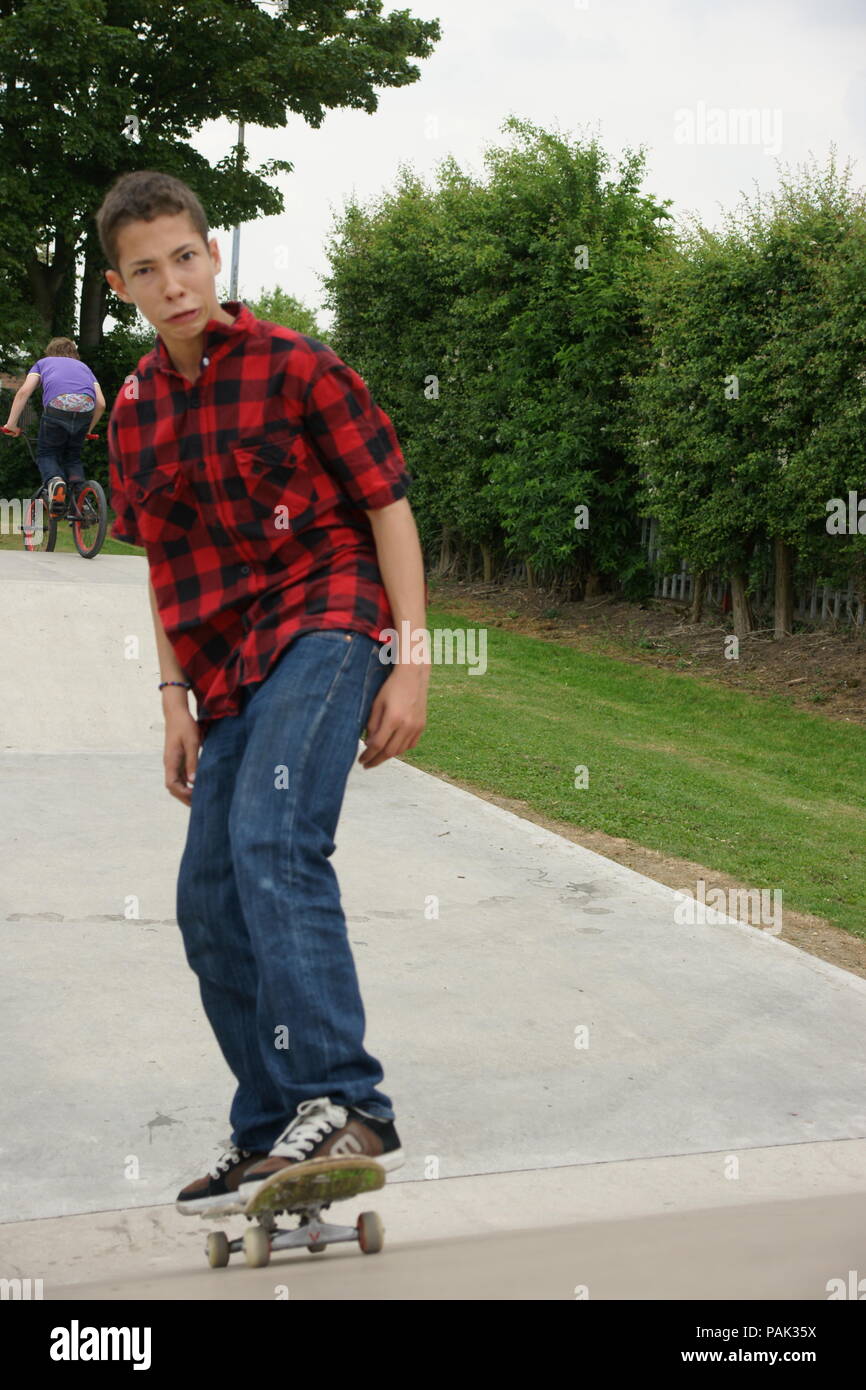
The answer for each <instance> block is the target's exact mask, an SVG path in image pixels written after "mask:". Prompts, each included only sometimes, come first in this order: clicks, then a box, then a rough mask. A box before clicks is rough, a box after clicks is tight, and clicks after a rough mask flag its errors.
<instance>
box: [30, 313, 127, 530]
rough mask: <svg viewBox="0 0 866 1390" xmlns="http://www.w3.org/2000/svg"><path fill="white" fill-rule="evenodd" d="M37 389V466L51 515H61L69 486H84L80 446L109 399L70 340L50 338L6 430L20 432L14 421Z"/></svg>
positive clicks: (75, 489) (31, 369)
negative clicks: (39, 401)
mask: <svg viewBox="0 0 866 1390" xmlns="http://www.w3.org/2000/svg"><path fill="white" fill-rule="evenodd" d="M39 385H41V386H42V402H43V409H42V419H41V420H40V421H39V437H38V439H37V441H36V463H37V465H38V468H39V472H40V474H41V475H42V482H43V484H44V485H45V487H46V489H47V492H48V510H49V513H50V515H51V516H62V515H63V513H64V512H65V510H66V500H67V498H66V489H67V486H70V487H72V489H73V491H74V492H77V491H78V489H79V488H80V486H81V485H82V483H83V482H84V470H83V467H82V463H81V447H82V445H83V443H84V437H85V435H86V434H88V433H89V432H90V431H92V430H93V429H95V427H96V423H97V421H98V420H99V419H100V418H101V416H102V414H103V412H104V410H105V397H104V396H103V394H102V391H101V389H100V386H99V382H98V381H97V380H96V377H95V376H94V375H93V372H92V371H91V370H90V368H89V367H88V366H87V365H86V363H84V362H82V361H81V359H80V358H79V356H78V349H77V347H76V346H75V343H74V342H73V341H72V339H71V338H52V339H51V342H50V343H49V344H48V346H47V348H46V349H45V355H44V356H43V357H40V358H39V360H38V362H34V364H33V366H32V367H31V368H30V370H29V371H28V373H27V376H26V377H25V379H24V383H23V385H22V386H20V387H19V388H18V390H17V392H16V393H15V398H14V400H13V401H12V407H11V409H10V411H9V419H8V420H7V421H6V429H7V430H9V431H11V432H12V433H13V434H20V433H21V430H20V429H18V428H17V427H16V423H15V422H16V421H17V419H18V417H19V415H20V414H21V412H22V410H23V409H24V406H25V404H26V403H27V401H28V399H29V397H30V396H31V395H32V394H33V392H34V391H35V389H36V387H37V386H39Z"/></svg>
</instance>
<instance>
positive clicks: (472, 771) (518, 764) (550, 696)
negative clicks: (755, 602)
mask: <svg viewBox="0 0 866 1390" xmlns="http://www.w3.org/2000/svg"><path fill="white" fill-rule="evenodd" d="M427 622H428V627H429V628H430V630H431V632H433V631H434V630H435V628H437V627H441V628H460V627H464V628H467V629H468V628H471V627H474V626H478V625H477V624H472V623H466V622H465V620H463V619H459V618H452V617H450V616H449V615H448V614H447V613H444V612H442V611H440V610H438V609H435V608H434V607H431V608H430V609H429V610H428V618H427ZM476 650H477V649H476ZM487 666H488V669H487V672H486V673H485V674H484V675H479V676H473V675H470V674H469V672H468V668H467V667H466V666H462V667H458V666H448V665H445V664H441V665H438V666H436V667H435V669H434V673H433V676H432V679H431V683H430V694H429V701H428V722H427V727H426V729H425V731H424V734H423V736H422V739H421V742H420V743H419V745H418V747H417V748H415V749H413V750H411V751H410V752H409V753H406V754H404V755H403V756H404V757H405V758H406V759H407V761H409V762H411V763H413V764H414V765H415V766H417V767H420V768H424V769H426V770H428V771H430V772H443V773H446V774H448V775H449V776H451V777H455V778H460V779H462V780H464V781H466V782H471V783H473V784H474V785H475V786H476V787H478V788H479V789H482V790H487V791H491V792H495V793H497V794H499V795H502V796H509V797H517V798H520V799H522V800H524V801H526V802H527V803H528V805H529V806H531V807H532V808H533V810H535V811H536V812H538V813H540V814H543V815H545V816H550V817H552V818H555V819H558V820H561V821H565V822H567V823H569V824H572V825H575V826H580V827H583V828H585V829H591V830H601V831H604V832H606V833H607V834H609V835H619V836H623V837H624V838H626V839H629V840H633V841H635V842H636V843H638V844H640V845H643V846H645V847H647V848H650V849H655V850H659V851H661V852H662V853H665V854H670V855H676V856H678V857H683V858H687V859H692V860H695V861H696V862H697V863H699V864H702V865H705V866H706V867H707V868H711V869H716V870H718V871H720V872H724V873H728V874H731V875H733V876H734V877H735V878H737V879H738V880H739V881H740V882H742V883H744V884H745V885H746V886H747V887H749V888H769V889H774V888H779V889H781V890H782V895H783V908H784V907H788V908H790V909H792V910H797V909H799V910H801V911H805V912H811V913H815V914H817V915H818V916H821V917H826V918H827V919H828V920H829V921H830V922H833V923H834V924H835V925H837V926H839V927H842V928H844V929H845V930H846V931H848V932H850V933H851V934H852V935H854V936H858V937H866V856H864V853H863V846H864V842H866V788H864V781H863V768H864V765H866V729H864V728H861V727H859V726H857V725H853V724H841V723H835V722H832V721H829V720H826V719H822V718H821V716H820V715H812V714H808V713H803V712H801V711H797V710H794V709H792V708H791V707H790V706H789V705H788V704H787V703H786V702H785V701H784V699H782V698H781V697H778V696H773V697H770V698H766V699H764V698H760V697H757V696H752V695H746V694H743V693H741V692H738V691H735V690H728V689H724V688H720V687H717V686H715V685H713V684H712V683H711V682H709V681H704V680H700V679H698V678H695V677H693V676H687V675H675V674H673V673H671V672H667V671H659V670H658V669H656V668H655V667H650V666H639V665H635V664H634V663H633V662H623V661H618V660H617V659H616V658H614V657H608V656H601V655H586V654H584V653H582V652H579V651H576V650H575V649H573V648H569V647H558V646H556V645H555V644H554V643H552V642H543V641H539V640H537V639H534V638H530V637H523V636H520V635H519V634H514V633H508V632H503V631H500V630H499V629H497V628H495V627H488V628H487ZM579 764H584V765H586V766H587V767H588V769H589V786H588V788H587V789H586V790H578V789H577V788H575V786H574V779H575V768H576V767H577V766H578V765H579ZM682 886H683V887H686V886H687V885H686V884H685V883H684V884H683V885H682Z"/></svg>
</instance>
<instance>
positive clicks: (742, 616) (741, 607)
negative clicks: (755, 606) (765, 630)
mask: <svg viewBox="0 0 866 1390" xmlns="http://www.w3.org/2000/svg"><path fill="white" fill-rule="evenodd" d="M731 597H732V599H733V609H734V632H735V633H736V634H737V636H738V637H746V636H748V634H749V633H750V632H753V631H754V628H755V619H754V615H753V614H752V605H751V603H750V602H749V596H748V594H747V593H746V576H745V574H743V572H742V570H733V571H732V572H731Z"/></svg>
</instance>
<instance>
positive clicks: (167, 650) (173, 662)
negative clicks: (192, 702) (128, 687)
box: [147, 575, 189, 715]
mask: <svg viewBox="0 0 866 1390" xmlns="http://www.w3.org/2000/svg"><path fill="white" fill-rule="evenodd" d="M147 592H148V595H149V597H150V611H151V613H152V615H153V630H154V633H155V634H156V650H157V655H158V656H159V679H160V680H161V681H184V682H185V681H186V676H185V675H184V673H183V671H182V670H181V667H180V664H179V662H178V659H177V656H176V654H175V650H174V647H173V646H172V645H171V641H170V639H169V636H168V634H167V632H166V630H165V628H164V627H163V625H162V618H161V617H160V616H159V608H158V607H157V602H156V594H155V593H154V589H153V582H152V580H151V578H150V576H149V575H148V579H147ZM160 693H161V695H162V710H163V714H165V715H168V714H169V713H170V712H171V711H173V710H177V709H180V710H187V711H188V710H189V694H188V692H187V691H186V690H184V689H183V688H182V686H179V685H167V686H165V688H164V689H163V690H162V691H161V692H160Z"/></svg>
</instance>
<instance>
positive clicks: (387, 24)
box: [0, 0, 440, 360]
mask: <svg viewBox="0 0 866 1390" xmlns="http://www.w3.org/2000/svg"><path fill="white" fill-rule="evenodd" d="M439 37H440V29H439V25H438V22H437V21H435V20H429V21H424V20H418V19H413V18H412V17H411V16H410V14H409V12H408V11H407V10H398V11H395V12H394V13H393V14H390V15H387V16H383V15H382V0H291V3H288V0H286V3H285V4H284V5H283V7H282V8H281V9H279V10H278V11H277V12H276V13H274V12H268V11H265V10H263V9H260V8H259V7H258V5H256V4H255V3H254V0H193V3H190V4H175V3H174V0H171V2H169V0H135V3H134V4H133V3H131V0H52V3H51V4H50V5H49V4H48V3H47V0H6V3H4V4H3V6H2V10H0V72H2V73H3V80H2V82H0V135H2V139H0V268H2V270H3V271H4V275H2V276H0V292H2V291H3V289H4V287H7V292H8V294H9V301H8V304H7V303H2V302H0V360H2V359H3V358H6V357H9V355H10V354H14V352H15V349H16V347H17V341H16V339H15V338H14V337H11V336H8V335H7V329H6V322H5V320H6V312H7V308H12V309H14V308H15V306H16V305H20V303H21V302H22V301H25V302H26V300H27V299H29V300H31V301H32V303H33V304H34V305H35V306H36V308H37V310H38V312H39V315H40V318H41V321H42V324H43V328H44V332H45V334H48V335H51V334H55V333H63V334H72V335H73V336H75V337H76V339H77V341H79V342H80V344H81V346H82V348H83V349H85V350H86V349H89V348H90V347H92V346H94V345H95V344H98V342H99V341H100V338H101V334H102V324H103V320H104V318H105V315H106V312H107V304H108V300H107V294H108V286H107V284H106V282H105V278H104V275H103V273H102V272H103V270H104V268H105V263H104V260H103V257H102V252H101V249H100V247H99V243H98V240H97V236H96V229H95V225H94V221H93V217H94V213H95V212H96V210H97V208H98V206H99V204H100V202H101V201H102V198H103V196H104V194H105V192H106V191H107V189H108V188H109V186H110V185H111V183H112V182H113V181H114V179H115V178H116V177H117V175H119V174H121V173H123V172H125V171H128V170H133V169H142V168H156V169H161V170H164V171H165V172H167V173H171V174H175V175H176V176H177V177H179V178H182V179H183V180H184V181H185V182H187V183H188V184H189V185H190V187H192V188H193V189H194V191H195V192H196V194H197V195H198V196H199V198H200V199H201V201H202V203H203V205H204V206H205V208H206V209H207V212H208V216H209V218H210V220H211V222H212V224H213V225H214V226H216V227H229V226H231V225H232V224H233V223H234V222H236V221H239V222H244V221H249V220H250V219H252V218H254V217H256V216H260V215H263V216H271V215H273V214H275V213H278V212H281V211H282V209H283V199H282V195H281V194H280V193H279V191H278V190H277V189H275V188H273V187H272V186H271V185H270V183H269V182H268V180H269V179H272V178H273V176H274V175H275V174H277V173H280V172H284V173H288V172H290V171H291V169H292V165H291V163H290V162H289V161H287V160H284V159H276V160H270V161H268V162H267V163H265V164H263V165H262V166H261V168H259V169H255V170H252V169H249V168H247V167H246V166H245V164H244V161H243V160H242V158H240V154H241V151H239V150H238V148H237V147H236V146H235V147H232V148H231V149H230V150H228V151H227V152H226V155H225V157H224V158H223V159H222V160H220V161H219V162H218V163H217V164H215V165H213V166H212V165H210V164H209V163H208V161H207V160H206V159H205V158H204V156H203V155H201V154H199V153H198V152H197V151H196V150H194V149H193V148H192V146H191V145H190V143H189V141H190V138H191V136H192V135H193V133H194V132H196V131H198V130H200V129H201V128H202V126H203V125H204V123H205V122H206V121H211V120H216V119H218V118H219V117H226V118H228V119H230V120H232V121H238V120H243V121H245V122H246V123H247V124H250V125H260V126H264V127H268V128H274V127H285V125H286V121H287V113H289V112H294V113H296V114H298V115H300V116H302V117H303V119H304V120H305V121H306V122H307V123H308V124H309V125H311V126H313V127H314V128H318V127H319V126H320V125H321V124H322V121H323V119H324V116H325V112H326V111H327V110H332V109H335V108H339V107H350V108H354V109H359V110H364V111H367V112H368V113H372V112H375V111H376V109H377V106H378V96H377V94H376V89H377V88H378V87H400V86H405V85H406V84H408V83H411V82H414V81H415V80H416V79H417V78H418V76H419V69H418V68H417V66H416V65H414V64H412V63H411V62H409V61H408V60H409V58H410V57H413V56H414V57H427V56H428V55H429V54H430V53H431V52H432V49H433V44H434V42H435V41H436V40H438V39H439ZM46 244H49V245H50V248H51V249H50V254H49V256H47V257H45V256H44V255H40V251H39V248H43V247H45V245H46ZM79 260H82V262H83V270H82V277H81V278H82V286H81V302H80V311H79V332H78V333H77V334H75V333H74V329H73V316H74V307H73V306H74V302H75V279H76V268H77V265H78V262H79ZM10 282H11V283H10ZM111 312H112V313H113V314H114V315H115V317H119V318H122V314H121V313H120V311H119V310H118V309H117V308H116V306H114V304H112V308H111Z"/></svg>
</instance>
